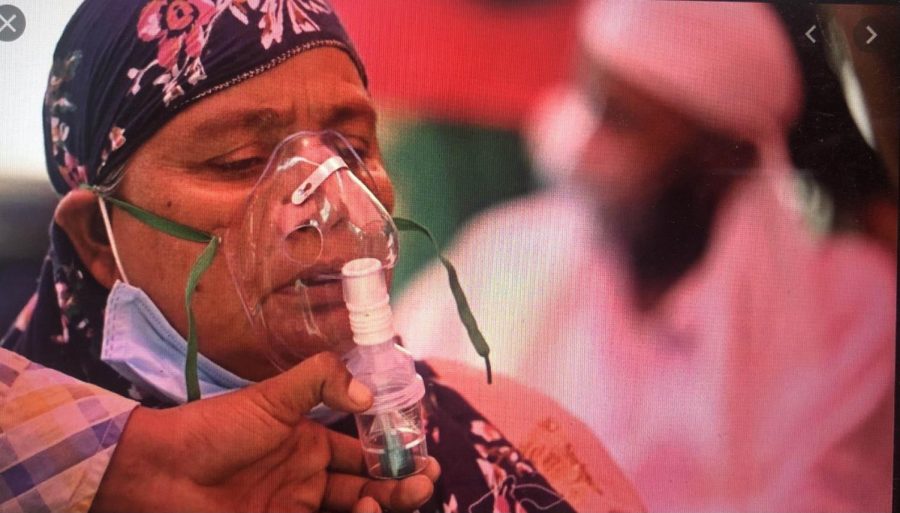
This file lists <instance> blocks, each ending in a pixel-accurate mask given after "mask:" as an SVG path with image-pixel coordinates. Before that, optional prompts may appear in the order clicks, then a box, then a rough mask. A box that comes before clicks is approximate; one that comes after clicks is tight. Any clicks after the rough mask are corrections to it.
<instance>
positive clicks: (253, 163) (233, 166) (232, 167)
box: [215, 157, 265, 172]
mask: <svg viewBox="0 0 900 513" xmlns="http://www.w3.org/2000/svg"><path fill="white" fill-rule="evenodd" d="M263 164H265V159H263V158H261V157H250V158H245V159H238V160H231V161H228V162H219V163H216V164H215V166H216V167H218V168H219V169H221V170H223V171H229V172H240V171H249V170H251V169H254V168H256V167H258V166H261V165H263Z"/></svg>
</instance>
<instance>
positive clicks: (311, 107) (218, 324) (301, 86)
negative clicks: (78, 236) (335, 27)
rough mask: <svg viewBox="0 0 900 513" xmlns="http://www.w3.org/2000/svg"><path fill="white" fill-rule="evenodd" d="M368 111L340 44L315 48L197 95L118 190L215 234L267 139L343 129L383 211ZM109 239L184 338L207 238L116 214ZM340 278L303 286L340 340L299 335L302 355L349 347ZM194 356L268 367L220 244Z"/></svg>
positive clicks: (206, 282)
mask: <svg viewBox="0 0 900 513" xmlns="http://www.w3.org/2000/svg"><path fill="white" fill-rule="evenodd" d="M375 122H376V116H375V111H374V109H373V107H372V102H371V100H370V98H369V96H368V93H367V92H366V90H365V88H364V87H363V84H362V81H361V80H360V77H359V74H358V72H357V70H356V67H355V66H354V65H353V63H352V61H351V60H350V58H349V56H347V54H346V53H344V52H343V51H341V50H338V49H333V48H320V49H315V50H311V51H307V52H303V53H301V54H299V55H297V56H295V57H292V58H291V59H290V60H288V61H286V62H285V63H283V64H281V65H279V66H277V67H275V68H273V69H271V70H269V71H266V72H265V73H262V74H261V75H259V76H257V77H254V78H252V79H249V80H247V81H246V82H242V83H240V84H238V85H235V86H233V87H230V88H228V89H225V90H224V91H221V92H218V93H216V94H214V95H211V96H209V97H207V98H204V99H203V100H200V101H199V102H197V103H196V104H195V105H193V106H191V107H190V108H188V109H187V110H185V111H184V112H182V113H181V114H179V115H178V116H176V117H175V118H174V119H173V120H172V121H171V122H170V123H168V124H167V125H166V126H165V127H164V128H163V129H161V130H160V131H159V132H158V133H156V134H155V135H154V137H153V138H152V139H150V140H149V141H148V142H147V143H145V144H144V145H143V146H142V147H141V148H140V149H139V150H138V151H137V152H136V154H135V155H134V156H133V158H132V159H131V160H130V161H129V164H128V168H127V170H126V172H125V175H124V177H123V180H122V182H121V185H120V186H119V188H118V189H117V190H116V195H117V196H118V197H120V198H121V199H123V200H126V201H128V202H130V203H133V204H135V205H137V206H139V207H141V208H143V209H145V210H149V211H150V212H153V213H155V214H158V215H160V216H163V217H166V218H169V219H172V220H174V221H177V222H180V223H182V224H185V225H188V226H191V227H194V228H197V229H199V230H203V231H206V232H209V233H213V234H216V235H219V236H222V235H223V233H224V231H225V229H226V228H227V227H228V226H229V224H230V223H231V221H232V218H233V217H234V216H235V214H236V212H237V209H238V208H240V206H241V205H242V203H243V201H244V200H245V199H246V198H247V195H248V193H249V192H250V191H251V189H252V188H253V186H254V185H255V184H256V181H257V179H258V178H259V175H260V173H261V172H262V170H263V168H264V167H265V164H266V161H267V159H268V157H269V155H270V154H271V153H272V150H273V149H274V148H275V146H276V145H277V144H278V143H279V142H280V141H281V140H282V139H284V137H285V136H287V135H289V134H292V133H295V132H298V131H301V130H309V131H319V130H326V129H332V130H335V131H338V132H340V133H341V134H343V135H344V136H345V137H346V138H347V140H348V141H349V143H350V144H351V145H352V146H353V147H354V149H355V150H356V151H357V153H358V154H359V155H360V157H361V158H362V159H363V160H364V161H365V163H366V165H367V167H368V170H369V173H370V175H371V177H368V178H366V179H365V180H367V181H368V183H366V185H367V186H368V187H369V188H370V189H371V190H372V191H373V192H374V193H375V194H376V196H378V198H379V199H380V200H381V202H382V203H383V204H384V205H385V206H386V207H387V208H388V210H390V209H391V208H392V205H393V189H392V186H391V183H390V180H389V178H388V177H387V174H386V173H385V171H384V168H383V165H382V162H381V154H380V151H379V147H378V141H377V139H376V136H375ZM112 227H113V234H114V236H115V242H116V244H117V247H118V250H119V254H120V257H121V260H122V265H123V267H124V270H125V273H126V274H127V275H128V279H129V281H130V283H131V284H132V285H134V286H136V287H138V288H140V289H142V290H144V291H145V292H146V293H147V294H148V295H149V296H150V298H151V299H152V300H153V302H154V303H155V304H156V305H157V306H158V307H159V308H160V310H161V311H162V313H163V314H164V315H165V316H166V318H167V319H168V320H169V322H170V323H172V325H173V326H174V327H175V328H176V329H177V330H178V331H179V332H180V333H181V334H182V335H185V334H186V333H187V314H186V312H185V308H184V291H185V285H186V283H187V280H188V274H189V273H190V270H191V267H192V266H193V264H194V262H195V260H196V259H197V257H198V256H199V255H200V253H201V252H202V250H203V248H204V245H203V244H198V243H194V242H188V241H183V240H180V239H177V238H175V237H172V236H170V235H167V234H165V233H162V232H159V231H156V230H154V229H152V228H150V227H148V226H146V225H144V224H142V223H141V222H139V221H137V220H135V219H134V218H132V217H131V216H128V215H115V214H114V215H113V220H112ZM340 286H341V284H340V283H339V282H336V281H335V282H328V283H327V284H324V285H319V286H317V287H311V288H310V291H309V297H310V302H311V306H312V310H313V313H314V315H315V316H316V317H317V319H318V321H319V322H320V323H327V325H328V326H327V327H328V330H329V331H330V332H336V333H339V334H340V335H339V336H338V337H337V338H338V339H339V340H338V341H337V342H338V345H337V346H334V345H326V344H324V343H321V342H316V341H313V340H298V342H297V343H298V345H302V346H303V353H304V354H306V355H311V354H314V353H317V352H319V351H322V350H334V351H338V352H343V351H345V350H347V349H349V348H350V347H352V344H353V342H352V340H351V336H350V331H349V322H348V320H347V312H346V310H345V308H344V307H343V305H342V304H340V303H339V302H335V300H334V298H336V297H337V298H339V297H340ZM193 311H194V317H195V319H196V321H197V334H198V340H199V345H200V351H201V352H202V353H203V354H204V355H206V356H207V357H209V358H211V359H212V360H213V361H215V362H216V363H218V364H219V365H221V366H223V367H225V368H226V369H228V370H230V371H232V372H235V373H236V374H239V375H241V376H243V377H246V378H248V379H256V380H258V379H262V378H264V377H267V376H270V375H272V374H274V373H275V372H276V369H275V368H274V367H273V366H272V364H271V363H270V362H269V358H268V355H267V349H266V348H265V347H263V344H264V343H263V342H262V341H261V340H259V338H258V337H256V336H254V334H253V330H252V329H251V324H250V321H249V320H248V318H247V316H246V315H245V313H244V309H243V307H242V306H241V301H240V299H239V297H238V294H237V292H236V289H235V286H234V284H233V282H232V279H231V275H230V272H229V269H228V267H227V265H226V259H225V257H224V255H223V252H222V250H220V251H219V253H218V254H217V256H216V257H215V259H214V260H213V264H212V266H211V267H210V268H209V270H208V271H207V272H206V273H205V274H204V276H203V278H202V279H201V280H200V284H199V286H198V287H197V290H196V293H195V295H194V299H193Z"/></svg>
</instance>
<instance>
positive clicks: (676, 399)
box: [395, 179, 896, 511]
mask: <svg viewBox="0 0 900 513" xmlns="http://www.w3.org/2000/svg"><path fill="white" fill-rule="evenodd" d="M733 192H734V194H733V195H732V196H731V197H730V198H731V199H730V200H729V201H727V202H726V203H725V204H724V205H723V207H722V209H721V210H720V212H719V215H718V218H717V221H716V225H715V227H714V229H713V235H712V239H711V241H710V247H709V249H708V251H707V253H706V254H705V257H704V259H703V260H702V262H701V263H700V264H697V265H695V266H694V268H692V270H691V271H690V272H689V273H688V274H687V275H686V276H685V277H683V278H682V279H681V280H680V281H679V282H678V283H677V284H676V285H675V287H674V288H673V289H672V290H671V291H670V293H669V294H667V296H666V297H665V298H664V300H663V302H662V303H661V305H660V308H659V309H658V311H657V313H655V314H652V315H643V314H640V313H639V312H638V311H637V310H636V309H635V308H633V307H632V306H631V298H630V291H629V288H628V283H627V280H628V278H627V274H626V272H625V268H624V266H622V265H620V263H619V262H618V261H617V256H616V252H615V250H613V249H611V247H609V246H605V245H604V243H602V242H600V241H598V240H595V239H597V237H596V236H595V235H594V234H595V233H596V229H595V227H594V226H593V225H592V221H591V219H592V216H591V212H590V210H589V207H588V206H587V204H586V203H585V202H583V201H582V200H579V199H578V198H577V197H575V196H574V195H572V194H568V193H565V192H563V191H562V190H560V189H551V190H550V191H548V192H544V193H541V194H540V195H536V196H532V197H530V198H527V199H524V200H520V201H518V202H514V203H511V204H508V205H506V206H502V207H500V208H498V209H495V210H493V211H491V212H489V213H487V214H485V215H483V216H482V217H480V218H479V219H478V220H476V221H475V222H474V223H473V224H472V225H471V226H470V227H469V228H468V229H467V230H465V231H464V233H463V234H462V235H461V237H460V238H459V240H458V243H457V244H456V246H455V247H454V248H453V250H452V251H451V252H450V255H449V256H450V259H451V260H452V261H453V262H454V263H455V264H456V266H457V267H458V270H459V273H460V279H461V280H462V283H463V286H464V288H465V290H466V292H467V293H468V294H469V299H470V302H471V304H472V308H473V311H474V312H475V315H476V317H477V319H478V321H479V324H480V326H481V327H482V329H483V331H484V334H485V337H486V338H487V340H488V342H489V343H490V344H491V347H492V353H491V357H492V361H493V363H494V368H495V370H496V371H497V372H500V373H504V374H506V375H508V376H510V377H512V378H514V379H517V380H519V381H521V382H522V383H525V384H528V385H531V386H532V387H535V388H537V389H538V390H540V391H542V392H544V393H545V394H547V395H548V396H550V397H552V398H554V399H556V400H557V401H559V403H560V404H562V405H563V406H564V407H566V408H568V409H569V410H570V411H571V412H572V413H573V414H574V415H575V416H577V417H578V418H580V419H581V420H583V421H584V422H585V423H586V424H588V425H589V426H590V428H591V429H592V430H593V431H594V432H595V434H597V435H598V437H599V438H600V439H601V441H603V443H604V444H606V445H607V447H608V449H609V451H610V452H611V453H612V455H613V457H614V458H615V459H616V460H617V461H618V462H619V463H620V464H621V465H622V468H623V470H624V471H625V473H626V474H628V475H629V477H630V478H631V479H632V480H633V482H634V484H635V486H636V488H637V490H638V492H639V493H640V494H641V495H642V497H643V498H644V500H645V502H646V504H647V506H648V507H649V508H650V510H651V511H730V510H741V511H803V510H809V511H832V510H847V511H887V510H889V509H890V504H891V502H890V501H891V466H892V454H893V445H892V444H893V441H892V439H893V404H894V365H895V357H894V352H895V348H894V340H895V309H896V270H895V264H894V261H893V259H892V257H890V256H889V255H887V254H885V253H883V252H882V251H881V250H880V249H879V248H877V247H875V246H874V245H873V244H871V243H869V242H867V241H866V240H864V239H862V238H861V237H855V236H842V237H833V238H827V239H823V238H821V237H818V236H816V235H814V234H813V233H812V232H811V231H810V230H808V229H806V227H805V225H804V224H803V222H802V220H801V216H800V215H799V213H798V212H797V211H796V210H795V209H793V208H792V207H791V205H790V202H789V201H788V198H791V197H792V195H791V194H786V193H783V192H782V193H778V192H777V190H776V187H775V186H774V183H772V182H767V181H765V180H762V179H758V180H756V181H750V182H747V183H743V184H741V185H740V186H739V188H738V189H736V190H735V191H733ZM395 311H396V316H395V318H396V320H397V323H398V331H399V332H400V333H401V335H403V338H404V342H405V344H406V345H407V347H408V348H409V349H410V350H411V351H412V352H413V354H414V355H415V356H416V357H417V358H430V357H441V358H451V359H457V360H461V361H464V362H467V363H469V364H471V365H472V366H475V367H478V368H480V366H481V364H482V362H481V360H480V358H479V357H478V356H477V355H476V354H475V352H474V350H473V349H472V348H471V346H470V345H469V342H468V339H467V338H466V335H465V333H464V331H463V329H462V327H461V325H460V323H459V319H458V317H457V314H456V310H455V307H454V304H453V302H452V298H451V296H450V294H449V292H447V287H446V276H445V274H443V270H442V269H440V268H437V267H432V268H430V269H429V270H427V272H425V273H424V274H423V275H422V276H421V277H420V278H419V279H418V280H417V281H416V282H414V283H413V285H412V286H411V287H410V288H409V289H407V291H406V292H405V293H404V294H403V296H402V297H401V298H399V301H398V302H397V308H396V310H395Z"/></svg>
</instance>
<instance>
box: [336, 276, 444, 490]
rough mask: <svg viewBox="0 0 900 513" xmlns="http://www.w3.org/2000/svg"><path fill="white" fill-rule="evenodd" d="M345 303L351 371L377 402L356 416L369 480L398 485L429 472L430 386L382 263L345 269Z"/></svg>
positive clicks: (348, 359) (348, 357)
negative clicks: (409, 345) (397, 315)
mask: <svg viewBox="0 0 900 513" xmlns="http://www.w3.org/2000/svg"><path fill="white" fill-rule="evenodd" d="M342 276H343V288H344V301H345V302H346V303H347V310H349V312H350V328H351V330H352V331H353V341H354V342H356V348H355V349H354V350H353V351H351V352H350V353H348V355H347V357H346V359H347V368H348V369H350V372H351V373H352V374H353V376H354V377H355V378H356V379H357V380H359V381H361V382H362V383H364V384H365V385H366V386H368V387H369V389H370V390H371V391H372V395H373V396H374V402H373V403H372V407H371V408H369V409H368V410H367V411H365V412H363V413H360V414H357V415H356V427H357V430H358V431H359V440H360V442H361V443H362V447H363V453H364V454H365V460H366V467H367V468H368V471H369V475H371V476H372V477H375V478H383V479H398V478H402V477H406V476H409V475H411V474H415V473H417V472H420V471H421V470H422V469H424V468H425V465H426V464H427V458H428V449H427V446H426V443H425V429H424V420H423V416H422V413H423V412H422V397H424V396H425V385H424V384H423V382H422V377H421V376H419V375H418V374H416V370H415V365H414V362H413V358H412V356H411V355H410V354H409V353H408V352H407V351H406V350H405V349H403V347H401V346H400V344H399V342H400V338H399V337H398V336H397V333H396V332H395V331H394V325H393V313H392V312H391V306H390V297H389V296H388V292H387V282H386V279H385V273H384V269H383V268H382V265H381V262H380V261H379V260H378V259H375V258H359V259H356V260H351V261H350V262H348V263H347V264H346V265H344V267H343V269H342Z"/></svg>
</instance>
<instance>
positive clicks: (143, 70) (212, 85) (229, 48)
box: [44, 0, 365, 193]
mask: <svg viewBox="0 0 900 513" xmlns="http://www.w3.org/2000/svg"><path fill="white" fill-rule="evenodd" d="M319 46H334V47H337V48H341V49H343V50H345V51H346V52H347V53H348V54H349V55H350V57H351V58H352V59H353V62H354V63H355V64H356V66H357V68H358V70H359V73H360V76H361V77H363V81H364V82H365V72H364V70H363V67H362V63H361V62H360V61H359V58H358V57H357V55H356V52H355V50H354V49H353V47H352V46H351V44H350V41H349V39H348V37H347V34H346V32H345V31H344V29H343V27H342V26H341V24H340V22H339V21H338V19H337V17H336V16H335V14H334V12H333V10H332V8H331V6H329V4H328V3H327V2H326V1H325V0H150V1H149V2H148V1H146V0H125V1H123V0H88V1H86V2H84V3H83V4H82V5H81V7H80V8H79V9H78V11H77V12H76V13H75V15H74V16H73V17H72V20H71V21H70V22H69V24H68V26H67V27H66V30H65V32H64V33H63V35H62V37H61V38H60V40H59V43H58V45H57V47H56V52H55V54H54V64H53V69H52V71H51V72H50V79H49V81H48V84H47V94H46V97H45V101H44V137H45V141H44V142H45V148H46V158H47V169H48V171H49V172H50V178H51V180H52V182H53V186H54V187H55V188H56V190H57V191H58V192H60V193H64V192H65V191H67V190H69V189H71V188H73V187H76V186H78V185H79V184H82V183H90V184H95V185H97V184H103V183H105V182H106V181H108V180H109V179H110V178H115V176H114V174H115V171H116V170H117V169H119V168H120V167H121V165H122V164H123V163H124V162H125V161H126V160H127V159H128V157H129V156H130V155H131V154H132V153H133V152H134V151H135V150H136V149H137V148H138V147H140V146H141V145H142V144H143V143H144V142H145V141H147V139H149V138H150V137H151V136H152V135H153V134H154V133H156V131H157V130H159V129H160V127H162V126H163V125H164V124H165V123H166V122H168V121H169V120H170V119H172V118H173V117H174V116H175V115H176V114H177V113H178V112H180V111H181V110H183V109H184V107H185V106H187V105H189V104H190V103H192V102H194V101H196V100H198V99H200V98H203V97H204V96H207V95H209V94H212V93H214V92H216V91H219V90H221V89H225V88H227V87H230V86H232V85H234V84H236V83H238V82H241V81H242V80H245V79H247V78H250V77H252V76H254V75H257V74H259V73H261V72H263V71H265V70H266V69H269V68H271V67H273V66H275V65H276V64H278V63H280V62H282V61H284V60H286V59H287V58H289V57H290V56H292V55H294V54H297V53H300V52H303V51H305V50H308V49H310V48H314V47H319Z"/></svg>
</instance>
